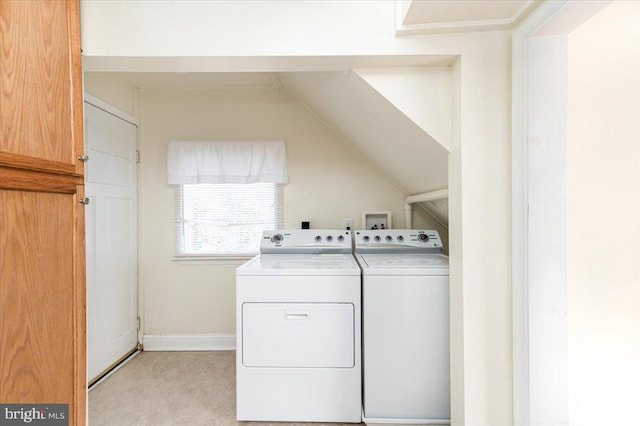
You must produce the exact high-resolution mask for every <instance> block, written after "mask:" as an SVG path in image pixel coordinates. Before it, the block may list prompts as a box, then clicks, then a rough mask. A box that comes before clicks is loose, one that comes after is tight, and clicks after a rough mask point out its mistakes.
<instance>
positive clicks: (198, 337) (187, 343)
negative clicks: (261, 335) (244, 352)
mask: <svg viewBox="0 0 640 426" xmlns="http://www.w3.org/2000/svg"><path fill="white" fill-rule="evenodd" d="M142 344H143V348H144V350H145V351H234V350H235V349H236V335H235V334H145V335H144V337H143V338H142Z"/></svg>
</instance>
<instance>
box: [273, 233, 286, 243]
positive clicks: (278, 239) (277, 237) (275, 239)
mask: <svg viewBox="0 0 640 426" xmlns="http://www.w3.org/2000/svg"><path fill="white" fill-rule="evenodd" d="M283 239H284V237H283V236H282V234H276V235H274V236H272V237H271V242H272V243H275V244H277V243H279V242H281V241H282V240H283Z"/></svg>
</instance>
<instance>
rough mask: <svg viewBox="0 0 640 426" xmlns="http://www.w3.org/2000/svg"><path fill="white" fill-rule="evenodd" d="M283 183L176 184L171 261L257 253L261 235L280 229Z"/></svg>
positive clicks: (281, 223)
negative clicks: (175, 258)
mask: <svg viewBox="0 0 640 426" xmlns="http://www.w3.org/2000/svg"><path fill="white" fill-rule="evenodd" d="M282 192H283V191H282V185H281V184H276V183H252V184H206V183H200V184H183V185H177V186H176V217H175V229H176V249H175V254H176V257H198V256H200V257H218V256H220V257H223V256H226V257H236V256H238V257H239V256H250V255H254V254H257V253H258V252H259V248H260V239H261V237H262V231H263V230H267V229H278V228H282V226H283V197H282Z"/></svg>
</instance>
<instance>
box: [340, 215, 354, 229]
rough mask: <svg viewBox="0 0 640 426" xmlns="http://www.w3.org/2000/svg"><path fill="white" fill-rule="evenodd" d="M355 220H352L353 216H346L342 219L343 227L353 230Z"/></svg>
mask: <svg viewBox="0 0 640 426" xmlns="http://www.w3.org/2000/svg"><path fill="white" fill-rule="evenodd" d="M352 222H353V221H352V220H351V218H344V219H342V227H343V228H344V229H346V230H349V231H350V230H351V229H352V228H353V223H352Z"/></svg>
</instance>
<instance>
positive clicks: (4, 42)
mask: <svg viewBox="0 0 640 426" xmlns="http://www.w3.org/2000/svg"><path fill="white" fill-rule="evenodd" d="M79 27H80V25H79V13H78V3H77V1H22V0H2V1H0V30H1V31H2V34H1V37H0V55H1V56H0V85H1V87H0V111H2V114H0V165H2V164H5V165H11V166H13V167H21V168H27V169H36V170H43V171H50V172H54V173H68V174H82V172H83V170H82V162H80V161H78V159H77V157H78V156H79V155H81V154H82V68H81V57H80V36H79Z"/></svg>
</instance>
